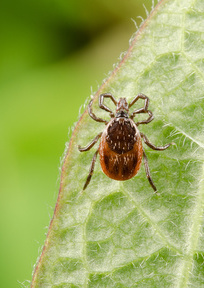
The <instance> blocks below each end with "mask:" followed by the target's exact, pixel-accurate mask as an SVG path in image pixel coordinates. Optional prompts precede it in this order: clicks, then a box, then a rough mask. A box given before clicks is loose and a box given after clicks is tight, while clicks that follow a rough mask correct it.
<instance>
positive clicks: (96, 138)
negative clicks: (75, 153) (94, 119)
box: [78, 132, 103, 152]
mask: <svg viewBox="0 0 204 288" xmlns="http://www.w3.org/2000/svg"><path fill="white" fill-rule="evenodd" d="M102 133H103V132H101V133H99V134H98V135H97V136H96V137H95V138H94V139H93V140H92V141H91V143H89V144H88V145H87V146H86V147H84V148H81V146H80V145H79V146H78V149H79V151H80V152H85V151H88V150H90V149H91V148H92V147H93V146H94V145H95V144H96V142H97V141H98V139H99V138H100V137H101V135H102Z"/></svg>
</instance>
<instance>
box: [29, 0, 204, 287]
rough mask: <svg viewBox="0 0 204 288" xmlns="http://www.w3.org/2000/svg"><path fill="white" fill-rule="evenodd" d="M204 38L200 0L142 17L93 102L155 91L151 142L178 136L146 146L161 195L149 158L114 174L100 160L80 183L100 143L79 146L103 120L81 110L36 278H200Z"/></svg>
mask: <svg viewBox="0 0 204 288" xmlns="http://www.w3.org/2000/svg"><path fill="white" fill-rule="evenodd" d="M203 44H204V2H203V1H202V0H180V1H176V0H167V1H161V2H160V3H159V4H158V5H157V6H156V9H155V10H154V11H153V12H152V13H151V15H150V17H149V18H148V19H147V21H146V22H145V23H144V24H143V25H142V27H141V28H140V30H139V32H138V33H137V35H136V37H135V38H134V39H133V41H132V44H131V47H130V49H129V50H128V52H127V54H126V56H125V57H124V58H123V60H122V62H121V63H120V64H119V65H118V66H117V68H116V69H115V70H114V72H113V73H112V74H111V75H110V77H109V78H108V79H107V81H105V82H104V84H103V85H102V86H101V88H100V90H99V91H98V93H97V95H96V96H95V100H94V101H95V103H94V111H95V113H96V114H97V115H98V116H99V117H104V118H105V119H109V115H108V113H106V112H104V111H102V110H100V109H99V108H98V104H97V103H98V98H97V97H98V95H99V94H100V93H103V92H111V93H112V94H113V95H114V96H115V97H116V98H117V99H118V98H119V97H126V98H127V99H128V101H131V100H132V99H133V97H134V96H135V95H137V94H138V93H144V94H146V95H148V96H149V98H150V110H151V111H152V112H153V114H154V116H155V120H154V121H153V122H151V123H150V124H148V125H146V126H145V125H140V126H139V128H140V130H141V131H142V132H143V133H145V134H146V135H147V137H148V138H149V139H150V141H151V142H152V143H154V144H155V145H158V146H159V145H162V144H165V143H168V142H172V141H173V142H174V143H175V144H176V145H174V146H171V147H170V148H169V149H167V150H165V151H162V152H158V151H153V150H151V149H150V148H148V147H146V146H145V150H146V154H147V156H148V159H149V165H150V170H151V175H152V178H153V180H154V182H155V184H156V186H157V188H158V191H159V194H158V195H155V194H154V193H153V190H152V188H151V187H150V185H149V182H148V181H147V179H146V175H145V170H144V167H142V168H141V171H140V172H139V173H138V175H137V176H136V177H134V178H133V179H131V180H128V181H124V182H121V181H120V182H117V181H114V180H111V179H109V178H108V177H107V176H106V175H104V174H103V173H102V171H101V168H100V163H99V161H97V163H96V167H95V171H94V175H93V177H92V180H91V182H90V184H89V186H88V187H87V189H86V190H85V192H82V187H83V185H84V183H85V180H86V177H87V175H88V171H89V168H90V164H91V159H92V157H93V154H94V152H95V151H96V149H97V147H98V144H96V145H95V146H94V148H92V149H91V150H90V151H88V152H84V153H80V152H79V151H78V148H77V146H78V145H79V144H80V145H82V146H86V145H87V144H88V143H89V142H90V141H91V140H92V139H93V138H94V137H95V136H96V135H97V134H98V133H99V132H101V131H103V129H104V124H102V123H98V122H95V121H93V120H92V119H91V118H90V117H89V116H88V113H87V111H85V113H84V114H83V116H82V117H81V119H80V120H79V122H78V124H77V126H76V128H75V130H74V132H73V135H72V138H71V141H70V143H69V149H68V151H67V154H66V157H65V161H64V165H63V169H62V177H61V186H60V194H59V197H58V202H57V205H56V209H55V213H54V217H53V221H52V223H51V225H50V229H49V233H48V236H47V240H46V244H45V247H44V250H43V253H42V255H41V258H40V261H39V263H38V265H37V268H36V270H35V274H34V278H33V283H32V287H43V288H48V287H49V288H51V287H52V288H62V287H63V288H65V287H66V288H67V287H72V288H74V287H100V288H102V287H109V288H112V287H180V288H181V287H204V268H203V267H204V265H203V264H204V244H203V243H204V241H203V236H204V217H203V212H204V211H203V208H204V183H203V179H204V161H203V160H204V157H203V149H204V120H203V118H204V117H203V116H204V96H203V95H204V88H203V87H204V60H203V59H204V49H203ZM107 49H108V47H107ZM107 105H109V106H110V107H111V108H113V109H114V107H113V105H112V104H111V103H110V102H108V101H107ZM138 105H139V107H142V105H143V102H142V101H141V102H139V104H138ZM140 105H141V106H140Z"/></svg>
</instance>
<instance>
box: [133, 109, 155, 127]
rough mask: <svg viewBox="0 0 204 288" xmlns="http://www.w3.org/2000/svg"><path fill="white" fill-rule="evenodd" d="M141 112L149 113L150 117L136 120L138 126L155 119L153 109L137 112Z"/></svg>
mask: <svg viewBox="0 0 204 288" xmlns="http://www.w3.org/2000/svg"><path fill="white" fill-rule="evenodd" d="M139 113H147V114H148V115H149V118H147V119H146V120H142V121H138V122H136V123H135V124H136V125H137V126H139V125H140V124H148V123H149V122H151V121H152V120H153V119H154V116H153V114H152V111H150V110H148V111H146V112H138V113H136V114H139Z"/></svg>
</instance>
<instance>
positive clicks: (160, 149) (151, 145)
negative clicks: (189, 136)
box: [140, 133, 172, 151]
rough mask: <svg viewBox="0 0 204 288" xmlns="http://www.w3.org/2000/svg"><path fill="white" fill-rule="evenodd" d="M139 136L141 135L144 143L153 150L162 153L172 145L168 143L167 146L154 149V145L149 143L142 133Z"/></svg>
mask: <svg viewBox="0 0 204 288" xmlns="http://www.w3.org/2000/svg"><path fill="white" fill-rule="evenodd" d="M140 135H141V137H142V139H143V140H144V143H145V144H146V145H147V146H149V147H150V148H151V149H153V150H158V151H162V150H165V149H167V148H169V146H170V145H171V144H172V143H169V144H166V145H164V146H160V147H156V146H155V145H154V144H152V143H151V142H149V140H148V139H147V137H146V136H145V135H144V134H143V133H140Z"/></svg>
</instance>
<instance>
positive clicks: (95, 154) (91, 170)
mask: <svg viewBox="0 0 204 288" xmlns="http://www.w3.org/2000/svg"><path fill="white" fill-rule="evenodd" d="M98 150H99V149H98ZM98 150H96V152H95V153H94V156H93V159H92V161H91V167H90V170H89V175H88V177H87V178H86V182H85V184H84V187H83V190H85V189H86V187H87V186H88V185H89V182H90V181H91V177H92V175H93V172H94V166H95V163H96V158H97V154H98Z"/></svg>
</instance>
